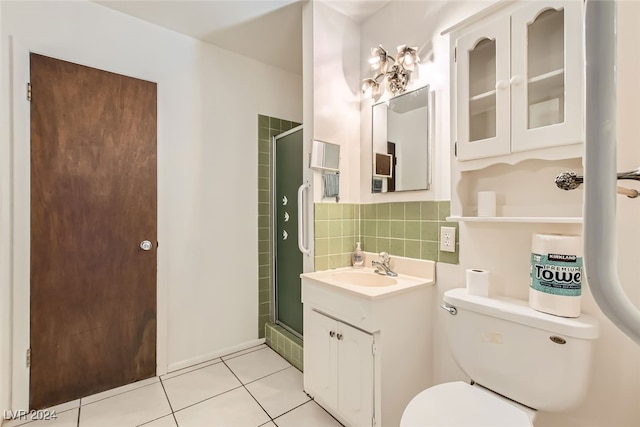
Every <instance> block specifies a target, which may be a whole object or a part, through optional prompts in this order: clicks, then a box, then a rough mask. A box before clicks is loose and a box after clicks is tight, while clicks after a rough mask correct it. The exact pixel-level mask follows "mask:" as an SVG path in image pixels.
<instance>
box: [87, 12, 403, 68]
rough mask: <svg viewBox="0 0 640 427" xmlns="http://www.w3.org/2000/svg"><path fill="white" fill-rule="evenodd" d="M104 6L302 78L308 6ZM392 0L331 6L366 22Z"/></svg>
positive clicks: (357, 20) (356, 19)
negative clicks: (304, 12)
mask: <svg viewBox="0 0 640 427" xmlns="http://www.w3.org/2000/svg"><path fill="white" fill-rule="evenodd" d="M94 1H95V2H96V3H99V4H101V5H103V6H106V7H108V8H111V9H115V10H117V11H120V12H122V13H125V14H127V15H131V16H134V17H137V18H140V19H142V20H144V21H147V22H151V23H153V24H156V25H159V26H161V27H165V28H168V29H170V30H173V31H176V32H178V33H182V34H185V35H187V36H190V37H193V38H195V39H198V40H202V41H204V42H207V43H211V44H213V45H216V46H219V47H221V48H223V49H227V50H230V51H232V52H236V53H239V54H240V55H244V56H248V57H250V58H253V59H256V60H258V61H260V62H263V63H266V64H269V65H273V66H275V67H279V68H282V69H284V70H286V71H289V72H291V73H295V74H299V75H302V4H303V1H302V0H233V1H232V0H200V1H191V0H168V1H167V0H132V1H122V0H94ZM389 1H391V0H325V1H324V2H325V3H327V4H329V5H331V6H332V7H333V8H334V9H336V10H338V11H340V12H341V13H343V14H344V15H346V16H349V17H351V18H352V19H353V20H354V21H356V22H362V21H363V20H365V19H366V18H367V17H369V16H371V15H372V14H374V13H375V12H377V11H378V10H379V9H380V8H382V7H383V6H384V5H385V4H387V3H388V2H389Z"/></svg>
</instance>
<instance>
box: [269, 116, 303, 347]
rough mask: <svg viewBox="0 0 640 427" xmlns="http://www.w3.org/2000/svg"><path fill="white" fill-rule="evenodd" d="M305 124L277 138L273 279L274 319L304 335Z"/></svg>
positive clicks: (274, 160) (290, 330)
mask: <svg viewBox="0 0 640 427" xmlns="http://www.w3.org/2000/svg"><path fill="white" fill-rule="evenodd" d="M302 159H303V140H302V126H298V127H296V128H293V129H291V130H290V131H287V132H284V133H282V134H280V135H276V136H274V137H273V164H274V167H273V201H272V206H273V228H272V229H273V230H274V235H273V254H274V262H273V278H274V298H273V301H274V305H273V309H274V313H273V314H274V320H275V323H276V324H278V325H280V326H282V327H283V328H285V329H286V330H288V331H289V332H291V333H293V334H294V335H296V336H298V337H300V338H301V337H302V302H301V295H300V290H301V286H300V274H301V273H302V271H303V254H302V253H301V252H300V250H299V248H298V233H299V227H298V225H299V224H298V221H299V212H298V209H299V200H298V199H299V198H300V197H302V194H301V193H300V192H299V191H298V190H299V188H300V186H301V184H302V182H303V162H302Z"/></svg>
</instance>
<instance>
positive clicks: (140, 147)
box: [29, 54, 157, 409]
mask: <svg viewBox="0 0 640 427" xmlns="http://www.w3.org/2000/svg"><path fill="white" fill-rule="evenodd" d="M31 85H32V101H31V337H30V339H31V377H30V392H29V400H30V402H29V403H30V406H31V408H32V409H36V408H43V407H48V406H51V405H54V404H57V403H61V402H66V401H69V400H73V399H77V398H79V397H82V396H87V395H90V394H93V393H97V392H100V391H103V390H107V389H110V388H113V387H117V386H120V385H123V384H127V383H131V382H134V381H137V380H141V379H144V378H148V377H151V376H154V375H155V368H156V246H157V242H156V205H157V203H156V193H157V191H156V168H157V167H156V132H157V131H156V129H157V126H156V84H155V83H150V82H147V81H143V80H138V79H134V78H130V77H126V76H122V75H118V74H113V73H109V72H106V71H101V70H97V69H94V68H89V67H84V66H81V65H77V64H73V63H69V62H65V61H60V60H57V59H53V58H48V57H46V56H41V55H36V54H31ZM143 240H149V241H151V242H152V244H153V247H152V248H151V250H148V251H144V250H142V249H141V248H140V242H141V241H143Z"/></svg>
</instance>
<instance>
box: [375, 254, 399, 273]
mask: <svg viewBox="0 0 640 427" xmlns="http://www.w3.org/2000/svg"><path fill="white" fill-rule="evenodd" d="M389 261H390V258H389V254H388V253H386V252H380V260H379V261H376V260H373V261H371V266H372V267H376V269H375V270H374V273H378V274H381V275H383V276H385V275H386V276H391V277H396V276H397V275H398V273H396V272H395V271H391V267H389Z"/></svg>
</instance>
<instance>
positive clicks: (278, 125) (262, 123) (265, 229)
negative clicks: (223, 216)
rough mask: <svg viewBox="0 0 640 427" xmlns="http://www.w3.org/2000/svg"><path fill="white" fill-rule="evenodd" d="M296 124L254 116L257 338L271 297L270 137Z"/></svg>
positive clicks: (267, 317) (268, 315) (268, 316)
mask: <svg viewBox="0 0 640 427" xmlns="http://www.w3.org/2000/svg"><path fill="white" fill-rule="evenodd" d="M296 126H300V123H296V122H291V121H289V120H282V119H278V118H276V117H269V116H263V115H258V263H259V265H258V304H259V305H258V336H259V337H260V338H264V337H265V324H266V323H267V322H269V321H273V319H271V311H272V310H271V302H272V301H271V296H272V295H273V278H272V274H271V273H272V269H271V261H272V258H273V257H272V245H273V242H272V240H271V236H272V233H271V211H272V206H271V199H272V189H273V183H272V182H271V170H272V169H271V168H272V166H273V161H272V155H273V154H272V153H273V141H272V137H273V136H275V135H279V134H281V133H282V132H286V131H288V130H290V129H292V128H294V127H296Z"/></svg>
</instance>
